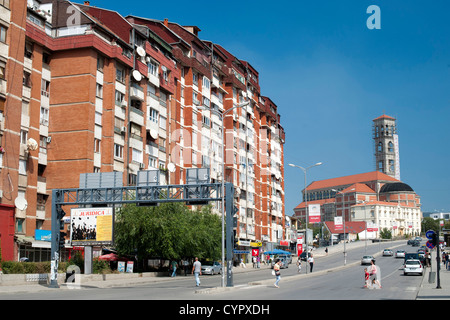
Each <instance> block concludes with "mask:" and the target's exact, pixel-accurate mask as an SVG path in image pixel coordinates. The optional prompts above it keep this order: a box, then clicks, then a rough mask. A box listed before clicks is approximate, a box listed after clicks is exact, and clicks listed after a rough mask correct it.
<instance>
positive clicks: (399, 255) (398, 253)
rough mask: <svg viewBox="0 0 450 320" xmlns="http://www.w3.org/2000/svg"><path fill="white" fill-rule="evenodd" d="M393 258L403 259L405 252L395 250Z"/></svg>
mask: <svg viewBox="0 0 450 320" xmlns="http://www.w3.org/2000/svg"><path fill="white" fill-rule="evenodd" d="M395 257H396V258H404V257H405V250H397V251H396V252H395Z"/></svg>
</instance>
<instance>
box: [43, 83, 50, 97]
mask: <svg viewBox="0 0 450 320" xmlns="http://www.w3.org/2000/svg"><path fill="white" fill-rule="evenodd" d="M41 95H43V96H45V97H47V98H48V97H49V96H50V81H47V80H44V79H42V81H41Z"/></svg>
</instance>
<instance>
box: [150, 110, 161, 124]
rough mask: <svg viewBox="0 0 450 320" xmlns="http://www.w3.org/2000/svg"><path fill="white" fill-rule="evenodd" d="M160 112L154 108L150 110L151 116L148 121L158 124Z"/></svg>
mask: <svg viewBox="0 0 450 320" xmlns="http://www.w3.org/2000/svg"><path fill="white" fill-rule="evenodd" d="M158 114H159V113H158V111H157V110H155V109H153V108H150V112H149V115H148V119H149V120H150V121H153V122H154V123H158Z"/></svg>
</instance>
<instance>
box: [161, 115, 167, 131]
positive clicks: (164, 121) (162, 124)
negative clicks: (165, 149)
mask: <svg viewBox="0 0 450 320" xmlns="http://www.w3.org/2000/svg"><path fill="white" fill-rule="evenodd" d="M166 122H167V119H166V117H163V116H160V117H159V127H160V128H161V129H164V130H166Z"/></svg>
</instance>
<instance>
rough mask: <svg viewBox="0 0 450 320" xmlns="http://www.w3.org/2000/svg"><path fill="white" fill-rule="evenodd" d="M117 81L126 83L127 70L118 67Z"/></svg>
mask: <svg viewBox="0 0 450 320" xmlns="http://www.w3.org/2000/svg"><path fill="white" fill-rule="evenodd" d="M116 81H119V82H121V83H125V69H124V68H123V67H121V66H117V68H116Z"/></svg>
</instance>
